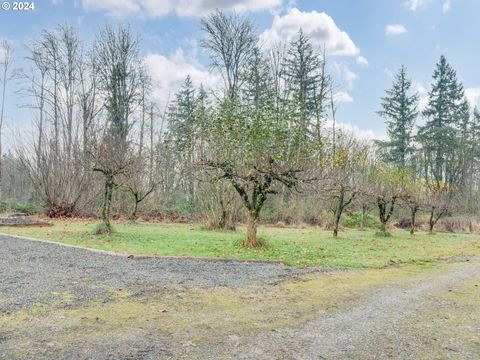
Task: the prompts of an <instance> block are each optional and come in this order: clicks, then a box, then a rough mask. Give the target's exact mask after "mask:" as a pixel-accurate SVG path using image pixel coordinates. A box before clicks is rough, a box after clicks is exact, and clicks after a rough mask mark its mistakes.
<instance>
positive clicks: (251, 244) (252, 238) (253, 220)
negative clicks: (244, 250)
mask: <svg viewBox="0 0 480 360" xmlns="http://www.w3.org/2000/svg"><path fill="white" fill-rule="evenodd" d="M257 222H258V215H257V214H255V213H253V212H249V213H248V217H247V237H246V239H245V240H244V241H243V246H245V247H248V248H256V247H259V246H260V242H259V241H258V239H257Z"/></svg>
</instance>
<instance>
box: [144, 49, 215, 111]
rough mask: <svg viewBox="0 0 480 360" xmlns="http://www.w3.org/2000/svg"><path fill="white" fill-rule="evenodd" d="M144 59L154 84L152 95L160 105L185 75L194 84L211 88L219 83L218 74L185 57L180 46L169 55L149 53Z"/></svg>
mask: <svg viewBox="0 0 480 360" xmlns="http://www.w3.org/2000/svg"><path fill="white" fill-rule="evenodd" d="M144 60H145V64H146V66H147V68H148V69H149V72H150V74H151V76H152V79H153V82H154V84H155V85H154V91H153V92H154V93H153V95H154V97H155V99H156V100H157V102H158V103H159V104H161V105H165V104H166V103H167V102H168V100H169V99H171V98H172V97H173V95H174V94H175V92H176V91H177V90H178V89H179V88H180V86H181V85H182V83H183V81H184V80H185V78H186V77H187V75H190V77H191V79H192V82H193V84H194V85H195V86H199V85H200V84H203V86H204V87H205V88H211V89H212V88H217V87H218V86H219V85H220V84H221V78H220V77H219V76H217V75H214V74H212V73H210V72H209V71H208V70H207V69H205V68H203V67H202V66H201V65H199V64H198V63H197V62H196V61H195V60H194V59H193V58H189V57H186V56H185V54H184V52H183V51H182V49H180V48H179V49H177V51H176V52H175V53H174V54H171V55H170V56H164V55H160V54H149V55H147V56H146V57H145V59H144Z"/></svg>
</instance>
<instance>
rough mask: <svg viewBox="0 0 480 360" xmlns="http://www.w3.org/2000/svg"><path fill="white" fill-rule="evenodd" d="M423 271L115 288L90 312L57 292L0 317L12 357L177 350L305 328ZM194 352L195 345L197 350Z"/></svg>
mask: <svg viewBox="0 0 480 360" xmlns="http://www.w3.org/2000/svg"><path fill="white" fill-rule="evenodd" d="M422 273H424V271H423V272H421V271H420V270H418V269H417V268H413V267H408V268H402V269H384V270H361V271H346V272H330V273H326V274H312V275H309V276H307V277H302V278H299V279H295V280H292V281H288V282H284V283H281V284H278V285H276V286H267V287H252V288H247V289H241V290H238V289H236V290H234V289H230V288H218V289H215V290H213V291H212V290H202V289H190V290H188V291H187V290H179V291H175V292H169V293H148V294H146V295H145V296H138V295H135V296H132V295H130V294H128V293H127V292H125V291H114V290H112V291H111V293H110V295H109V296H107V297H106V298H100V299H96V300H94V301H92V302H91V303H89V304H88V305H87V306H82V307H75V308H68V307H67V308H65V307H64V306H62V305H63V304H64V303H65V302H67V303H68V302H70V301H71V294H66V293H61V292H59V293H58V298H59V299H62V301H61V302H59V300H58V299H57V300H54V301H52V303H51V304H38V305H37V306H34V307H33V308H32V309H29V310H21V311H16V312H13V313H11V314H7V315H2V316H1V317H0V328H1V329H2V331H3V332H5V333H6V334H7V336H6V337H7V338H8V339H12V341H11V342H9V343H8V344H9V346H10V348H9V349H10V353H11V354H12V355H13V354H16V353H17V352H22V351H25V349H30V350H31V349H38V348H39V347H41V346H43V345H42V344H46V343H48V344H50V345H51V347H52V349H53V348H55V347H58V348H68V347H70V346H75V344H78V343H82V342H84V343H92V342H95V341H98V339H102V338H104V337H106V336H110V337H115V338H116V339H122V338H128V337H130V336H132V334H138V333H139V332H140V333H141V332H148V333H155V334H157V335H158V336H160V335H164V336H165V337H167V338H170V339H171V341H172V348H175V347H176V346H177V347H178V346H180V348H182V349H183V347H182V346H181V345H182V344H187V345H188V344H189V342H191V343H192V344H198V343H203V344H205V343H211V344H218V343H220V342H222V341H225V334H230V335H231V336H238V337H242V336H246V335H248V334H254V333H259V332H262V331H267V330H275V329H278V328H284V327H290V326H298V325H300V324H302V323H304V322H306V321H308V320H310V319H313V318H315V317H317V316H319V315H320V314H321V313H323V312H327V311H331V310H332V309H337V308H342V307H344V306H347V304H348V303H349V302H350V301H354V300H355V301H358V299H359V298H360V297H362V296H364V295H366V294H368V293H370V292H371V291H372V289H374V288H376V287H379V286H383V285H385V284H388V283H393V282H395V281H398V280H399V279H400V278H404V277H405V276H407V277H412V276H413V277H415V276H421V274H422ZM194 348H195V346H192V349H191V350H192V351H193V350H194Z"/></svg>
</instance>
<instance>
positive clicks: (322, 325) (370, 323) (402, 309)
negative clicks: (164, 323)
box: [233, 259, 480, 360]
mask: <svg viewBox="0 0 480 360" xmlns="http://www.w3.org/2000/svg"><path fill="white" fill-rule="evenodd" d="M454 294H457V295H454ZM458 294H459V296H458ZM467 304H470V305H472V306H467ZM452 317H453V318H454V319H455V320H460V321H459V322H456V323H455V321H453V322H450V321H448V320H450V319H451V318H452ZM479 319H480V262H479V260H478V259H471V260H470V261H469V262H466V263H465V264H464V265H463V266H461V267H459V268H455V269H449V270H447V271H442V272H440V273H435V274H434V276H429V277H427V278H422V279H421V280H414V281H401V282H400V283H397V284H395V285H391V286H387V287H385V288H381V289H379V290H377V291H375V292H373V293H372V294H371V295H370V296H369V297H368V298H367V299H366V300H365V301H362V302H359V303H353V304H351V308H349V309H346V310H342V311H339V312H334V313H332V314H329V315H327V316H321V317H318V318H317V319H315V320H313V321H311V322H309V323H308V324H306V325H305V326H301V327H298V328H290V329H281V330H279V331H275V332H268V333H262V334H259V335H256V336H255V337H254V338H252V339H251V340H250V342H249V343H248V344H246V345H244V346H242V347H241V348H239V349H238V351H237V352H236V354H235V355H234V356H233V357H234V358H238V359H312V360H313V359H421V358H423V359H434V358H436V359H446V358H452V359H453V358H454V359H480V322H479ZM451 327H453V328H451ZM465 339H466V340H465Z"/></svg>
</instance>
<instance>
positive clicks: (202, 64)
mask: <svg viewBox="0 0 480 360" xmlns="http://www.w3.org/2000/svg"><path fill="white" fill-rule="evenodd" d="M2 1H3V0H0V2H2ZM34 5H35V9H34V10H28V11H25V10H24V11H19V10H17V11H14V10H12V9H10V10H8V11H6V10H2V9H0V39H2V38H6V39H8V40H9V41H10V42H11V43H12V44H13V48H14V60H15V65H16V67H25V66H26V62H25V60H24V57H25V56H26V45H27V44H29V43H30V42H31V41H32V40H34V39H37V38H38V36H39V33H40V32H41V30H42V29H53V28H55V26H57V25H58V24H64V23H68V24H72V25H73V26H75V27H76V28H77V29H78V31H79V33H80V35H81V37H82V39H84V40H85V41H86V42H90V41H92V40H93V39H94V36H95V32H96V31H97V30H98V29H99V28H101V27H102V26H104V25H105V24H106V23H109V24H116V23H118V22H127V23H129V24H130V26H131V27H132V29H133V30H135V31H136V32H138V33H139V34H140V37H141V40H142V42H141V44H142V45H141V47H142V56H144V57H145V63H146V64H147V66H148V68H149V69H150V71H151V74H152V77H153V80H154V83H155V91H154V95H155V98H156V99H157V100H158V102H160V103H165V102H166V101H168V99H169V98H170V97H172V96H173V94H174V93H175V91H176V90H177V89H178V87H179V86H180V84H181V83H182V81H183V80H184V79H185V77H186V76H187V75H191V77H192V79H193V81H194V83H195V84H196V85H199V84H200V83H202V84H204V85H206V86H207V87H215V86H217V85H218V84H219V82H220V78H219V76H218V75H217V74H215V73H212V71H210V69H209V67H208V57H207V56H206V54H205V53H204V52H203V50H202V49H201V48H200V46H199V40H200V39H201V37H202V33H201V31H200V19H201V17H202V16H204V15H206V14H208V13H209V12H210V11H212V10H214V9H216V8H220V9H224V10H235V11H237V12H239V13H243V14H245V15H247V16H249V17H250V18H251V19H252V21H253V22H254V23H255V24H256V30H257V32H258V35H259V37H260V40H261V42H262V44H263V45H264V46H265V47H268V45H269V44H271V43H273V42H274V41H277V40H284V41H288V40H290V39H292V37H294V36H295V34H296V33H297V32H298V29H299V28H302V30H303V31H304V32H305V33H306V34H307V35H309V37H310V38H311V40H312V43H313V44H314V45H315V46H322V45H325V46H326V47H327V61H328V66H329V69H330V72H331V74H332V76H333V79H334V81H335V84H336V96H337V102H338V111H337V121H338V122H340V123H342V124H343V125H342V126H344V127H346V128H350V129H352V130H354V131H355V132H356V133H357V135H359V136H361V137H366V138H383V137H384V136H385V125H384V121H383V120H382V119H381V118H380V117H379V116H378V115H377V114H376V111H377V110H379V108H380V105H379V104H380V98H381V97H382V96H383V95H384V91H385V89H387V88H389V87H390V86H391V83H392V78H393V75H394V74H395V73H396V72H397V70H398V69H399V67H400V65H402V64H404V65H405V66H406V67H407V72H408V75H409V77H410V78H411V80H412V83H413V88H414V91H417V92H418V93H419V96H420V99H421V100H420V106H424V105H425V102H426V94H427V91H428V90H429V87H430V82H431V76H432V73H433V70H434V67H435V64H436V62H437V61H438V60H439V58H440V55H442V54H443V55H445V56H446V58H447V61H449V63H450V64H451V65H452V66H453V67H454V68H455V69H456V70H457V75H458V78H459V80H460V81H462V82H463V84H464V86H465V89H466V96H467V97H468V99H469V101H470V103H471V106H472V107H473V106H475V105H480V71H479V67H478V63H479V61H478V60H479V58H480V48H479V47H478V41H479V38H478V34H479V33H480V31H479V30H480V24H479V23H478V14H480V1H478V0H297V1H292V0H73V1H68V0H41V1H35V3H34ZM0 57H1V54H0ZM15 87H16V84H13V85H12V86H10V91H9V92H8V93H7V107H6V116H7V126H9V127H11V128H21V127H24V126H28V124H29V122H30V121H31V120H30V118H31V115H30V113H29V111H28V110H26V109H18V105H19V104H21V103H22V101H23V100H22V99H21V98H19V96H18V94H17V93H16V91H15V90H16V89H15ZM421 121H422V120H420V122H421Z"/></svg>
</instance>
